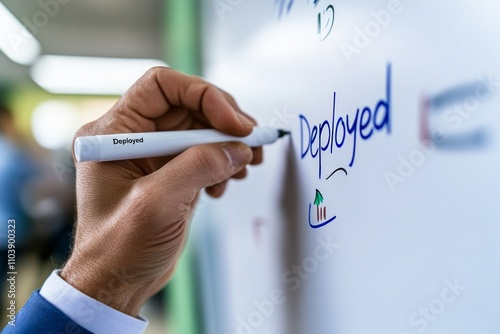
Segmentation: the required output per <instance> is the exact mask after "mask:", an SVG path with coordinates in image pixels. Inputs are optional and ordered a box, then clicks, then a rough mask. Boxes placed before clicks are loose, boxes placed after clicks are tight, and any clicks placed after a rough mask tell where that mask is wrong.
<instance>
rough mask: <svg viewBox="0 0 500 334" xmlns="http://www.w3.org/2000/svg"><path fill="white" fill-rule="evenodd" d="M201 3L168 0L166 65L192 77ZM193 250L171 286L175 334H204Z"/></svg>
mask: <svg viewBox="0 0 500 334" xmlns="http://www.w3.org/2000/svg"><path fill="white" fill-rule="evenodd" d="M199 22H200V21H199V3H198V1H197V0H166V6H165V40H164V44H165V49H164V50H165V61H166V62H167V64H169V66H171V67H173V68H175V69H177V70H179V71H182V72H185V73H189V74H196V75H200V74H201V73H200V64H201V62H200V59H201V58H200V34H199V32H200V26H199ZM193 255H194V254H193V250H192V247H191V244H190V243H189V242H188V244H187V245H186V249H185V251H184V254H183V256H182V258H181V260H180V263H179V265H178V267H177V271H176V274H175V276H174V278H173V280H172V282H171V283H170V284H169V285H168V286H167V289H166V292H165V298H166V302H167V317H166V321H167V327H168V328H169V329H170V330H171V334H200V333H202V332H203V331H202V326H201V314H200V312H198V311H199V299H197V295H198V294H197V293H196V287H197V284H196V277H195V273H194V261H193Z"/></svg>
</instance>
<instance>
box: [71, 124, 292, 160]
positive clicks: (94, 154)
mask: <svg viewBox="0 0 500 334" xmlns="http://www.w3.org/2000/svg"><path fill="white" fill-rule="evenodd" d="M287 134H289V132H287V131H284V130H278V129H274V128H271V127H255V128H254V129H253V131H252V133H251V134H250V135H248V136H246V137H235V136H230V135H226V134H223V133H221V132H219V131H217V130H211V129H207V130H187V131H164V132H144V133H122V134H113V135H100V136H89V137H78V138H76V140H75V147H74V148H75V156H76V160H78V161H79V162H85V161H116V160H131V159H143V158H154V157H160V156H167V155H173V154H178V153H181V152H183V151H185V150H187V149H188V148H190V147H192V146H195V145H202V144H210V143H221V142H235V141H236V142H241V143H244V144H247V145H248V146H250V147H259V146H262V145H266V144H272V143H274V142H276V141H277V140H278V138H281V137H283V136H285V135H287Z"/></svg>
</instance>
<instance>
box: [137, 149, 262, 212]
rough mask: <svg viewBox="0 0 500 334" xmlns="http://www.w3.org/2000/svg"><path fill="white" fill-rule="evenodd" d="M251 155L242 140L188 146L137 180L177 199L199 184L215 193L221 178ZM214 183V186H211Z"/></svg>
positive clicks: (197, 188)
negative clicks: (156, 169) (164, 163)
mask: <svg viewBox="0 0 500 334" xmlns="http://www.w3.org/2000/svg"><path fill="white" fill-rule="evenodd" d="M252 158H253V153H252V150H251V149H250V148H249V147H248V146H246V145H245V144H242V143H221V144H211V145H201V146H195V147H192V148H190V149H189V150H187V151H185V152H184V153H182V154H180V155H178V156H177V157H176V158H174V159H173V160H171V161H170V162H169V163H167V164H166V165H165V166H163V167H162V168H161V169H159V170H158V171H156V172H155V173H152V174H150V175H148V176H146V177H145V178H143V180H142V181H141V182H147V183H148V184H149V186H148V189H150V190H151V191H153V192H156V193H157V196H155V197H159V198H161V197H162V194H165V193H169V194H176V197H177V200H180V201H182V202H185V203H190V202H192V200H193V199H194V198H195V196H196V194H197V193H198V192H199V191H200V190H201V189H203V188H209V189H210V190H208V192H209V194H211V195H213V196H215V197H217V196H220V195H222V193H223V191H224V187H225V185H224V182H225V181H227V180H228V179H230V178H231V177H232V176H233V175H236V174H238V173H239V172H240V171H242V170H243V169H244V168H245V166H246V165H248V164H249V163H250V162H251V161H252ZM215 185H217V186H215Z"/></svg>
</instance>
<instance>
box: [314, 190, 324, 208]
mask: <svg viewBox="0 0 500 334" xmlns="http://www.w3.org/2000/svg"><path fill="white" fill-rule="evenodd" d="M321 203H323V195H322V194H321V193H320V192H319V190H318V189H316V198H315V199H314V205H316V206H319V205H320V204H321Z"/></svg>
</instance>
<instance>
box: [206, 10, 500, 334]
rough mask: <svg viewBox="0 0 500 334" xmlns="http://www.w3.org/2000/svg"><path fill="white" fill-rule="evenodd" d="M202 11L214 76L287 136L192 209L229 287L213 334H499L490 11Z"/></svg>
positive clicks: (496, 28)
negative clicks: (215, 197)
mask: <svg viewBox="0 0 500 334" xmlns="http://www.w3.org/2000/svg"><path fill="white" fill-rule="evenodd" d="M282 3H283V7H280V6H281V4H282ZM203 5H204V6H203V7H204V8H203V14H204V15H203V19H204V21H203V38H204V59H205V76H206V77H207V79H208V80H210V81H212V82H214V83H215V84H217V85H218V86H220V87H221V88H223V89H224V90H227V91H228V92H230V93H231V94H232V95H233V96H235V98H236V99H237V100H238V102H239V104H240V106H241V107H242V109H243V110H245V111H247V112H249V113H250V114H252V115H253V116H255V117H256V118H257V119H258V120H259V123H260V124H261V125H271V126H276V127H281V128H285V129H289V130H291V131H292V136H291V138H290V139H283V140H281V141H280V142H279V143H277V144H275V145H272V146H270V147H266V149H265V159H266V161H265V163H264V164H263V165H262V166H259V167H256V168H251V169H250V171H249V177H248V178H247V179H246V180H245V181H243V182H233V183H231V184H230V186H229V189H228V192H227V193H226V195H225V197H224V198H223V199H222V200H220V201H215V202H214V203H211V204H210V205H209V208H207V209H204V210H201V211H200V214H199V215H198V219H199V220H202V222H199V223H200V224H205V225H210V229H211V230H212V233H211V235H212V236H215V237H214V238H215V241H216V244H217V247H218V249H219V250H220V252H219V253H218V254H219V257H218V258H217V261H218V263H219V264H220V265H218V266H217V268H219V269H218V270H220V271H219V273H218V275H221V276H223V277H224V279H223V280H221V282H222V281H223V282H224V283H223V286H219V288H218V291H221V294H222V295H221V296H219V297H220V299H221V300H224V302H223V303H220V304H217V305H223V306H220V310H219V313H220V314H222V316H221V319H222V320H221V321H220V323H219V324H218V325H217V326H215V325H214V327H213V328H212V329H211V330H213V332H214V333H228V334H229V333H231V334H232V333H247V334H248V333H270V334H271V333H272V334H276V333H292V334H293V333H300V334H302V333H307V334H315V333H336V334H357V333H371V334H378V333H381V334H382V333H384V334H392V333H394V334H404V333H411V334H413V333H441V334H442V333H498V331H499V330H500V325H499V324H498V321H497V317H498V314H499V312H500V284H499V283H498V282H500V269H499V265H498V261H499V259H500V218H499V217H500V205H499V199H500V177H499V173H498V170H499V167H500V142H499V135H500V94H499V93H500V66H499V65H500V64H499V62H500V46H499V43H498V36H500V24H499V22H498V17H500V16H499V14H500V5H499V4H498V3H497V2H493V1H476V2H473V1H465V0H459V1H451V0H443V1H439V2H433V1H415V0H414V1H411V0H401V1H397V0H396V1H379V0H376V1H373V0H372V1H340V0H319V1H313V0H309V1H307V0H302V1H299V0H295V1H290V0H287V1H281V0H276V1H274V0H267V1H264V0H260V1H245V0H243V1H229V0H226V1H216V2H211V1H207V2H204V4H203ZM223 5H226V6H223ZM330 6H331V7H330ZM281 8H282V9H281ZM332 8H333V9H334V18H333V14H332V12H333V11H332ZM387 13H389V14H387ZM329 20H330V21H329ZM332 22H333V24H331V23H332ZM334 96H335V103H334ZM380 103H381V104H380ZM377 105H379V108H378V113H377V115H378V119H375V121H374V120H373V115H374V114H375V113H376V110H377ZM334 106H335V116H334V117H333V116H332V114H333V109H334ZM365 107H368V108H369V109H370V111H369V112H368V111H365V115H364V118H363V117H362V114H363V110H364V108H365ZM358 109H359V111H358ZM356 114H357V115H358V118H357V121H358V123H357V126H356V127H352V126H353V124H356V122H355V121H354V120H355V119H356ZM369 114H370V115H371V118H370V117H369ZM300 115H302V117H303V118H301V117H300ZM332 117H333V118H334V120H333V121H332ZM340 117H342V120H343V122H342V121H340V123H339V119H340ZM384 117H387V119H386V118H384ZM347 118H349V121H350V122H351V123H350V126H351V128H352V129H353V130H352V131H351V132H352V133H349V131H347V133H346V136H345V140H344V141H343V143H342V138H343V134H342V128H343V125H342V123H344V125H345V126H346V129H347V128H349V124H347V123H348V122H347ZM362 118H363V124H365V126H364V127H363V130H361V127H362V126H361V123H362V121H361V119H362ZM304 119H307V121H308V123H309V126H310V130H309V131H308V130H307V126H306V122H305V121H304ZM368 119H369V121H367V120H368ZM324 122H326V123H324ZM320 124H323V131H322V136H321V140H322V144H323V145H324V148H325V150H324V151H322V154H321V176H320V175H319V157H316V158H313V157H312V156H311V146H309V150H308V149H307V147H308V145H310V143H311V141H312V143H313V144H312V153H314V151H315V150H316V149H317V148H318V145H319V125H320ZM332 124H333V125H334V126H333V127H334V128H335V127H337V124H339V131H337V130H336V129H334V132H333V137H332V132H331V131H327V129H328V127H327V125H328V126H329V127H330V130H331V128H332ZM301 126H302V128H301ZM314 126H318V130H317V131H318V134H317V135H316V136H314V130H313V127H314ZM377 126H378V127H379V129H377ZM354 129H355V130H354ZM370 130H372V132H370ZM370 133H371V135H370ZM361 134H363V135H364V136H365V137H367V139H364V138H363V137H362V135H361ZM335 136H338V138H337V139H338V141H339V143H341V144H342V145H337V143H336V142H335V139H336V138H335ZM311 137H313V138H312V139H313V140H311ZM328 137H330V138H333V142H332V143H330V144H331V145H334V146H333V149H331V145H328V146H326V144H325V143H326V142H327V139H328ZM354 138H356V153H355V156H354V159H353V146H354ZM307 139H309V141H307ZM338 146H340V148H339V147H338ZM303 155H304V156H303ZM339 168H343V170H340V171H339V172H337V173H336V174H334V175H333V176H332V177H331V178H330V179H328V180H327V177H328V176H329V175H330V174H331V173H332V172H333V171H335V170H337V169H339ZM345 174H347V175H345ZM316 190H318V191H319V192H320V194H321V196H320V197H317V196H316V195H317V192H316ZM321 197H322V199H323V202H321V203H319V202H320V201H319V199H321ZM316 199H318V202H317V203H315V200H316ZM316 204H317V205H316ZM310 207H311V212H309V208H310ZM325 211H326V212H325ZM333 217H336V218H335V219H334V220H332V221H331V222H329V223H328V224H326V225H325V226H321V225H322V224H324V223H326V222H327V221H328V220H331V219H332V218H333ZM320 226H321V227H320ZM328 240H330V241H331V242H332V244H333V245H330V246H325V245H326V244H328ZM329 251H331V253H330V252H329ZM297 266H300V268H298V267H297ZM299 283H300V285H299ZM212 312H213V310H212Z"/></svg>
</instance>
